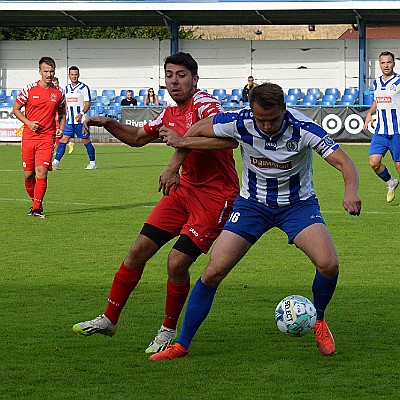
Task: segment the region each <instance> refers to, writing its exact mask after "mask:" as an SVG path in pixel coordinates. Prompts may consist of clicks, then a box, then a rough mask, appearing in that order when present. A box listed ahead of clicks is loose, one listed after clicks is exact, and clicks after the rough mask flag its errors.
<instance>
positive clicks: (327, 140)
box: [324, 135, 335, 147]
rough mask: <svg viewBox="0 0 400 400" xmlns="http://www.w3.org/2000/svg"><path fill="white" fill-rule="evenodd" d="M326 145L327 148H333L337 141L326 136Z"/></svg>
mask: <svg viewBox="0 0 400 400" xmlns="http://www.w3.org/2000/svg"><path fill="white" fill-rule="evenodd" d="M324 143H325V145H326V146H329V147H331V146H333V145H334V144H335V141H334V140H333V139H332V138H331V137H330V136H329V135H326V136H324Z"/></svg>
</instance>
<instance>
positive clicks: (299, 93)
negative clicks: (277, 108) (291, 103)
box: [288, 88, 304, 99]
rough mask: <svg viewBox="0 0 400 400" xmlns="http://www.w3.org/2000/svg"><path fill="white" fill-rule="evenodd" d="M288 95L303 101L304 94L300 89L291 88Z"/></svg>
mask: <svg viewBox="0 0 400 400" xmlns="http://www.w3.org/2000/svg"><path fill="white" fill-rule="evenodd" d="M288 94H289V95H294V96H296V97H297V99H301V98H302V97H303V96H304V93H303V92H302V91H301V89H299V88H290V89H289V90H288Z"/></svg>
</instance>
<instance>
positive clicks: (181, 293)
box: [163, 279, 190, 329]
mask: <svg viewBox="0 0 400 400" xmlns="http://www.w3.org/2000/svg"><path fill="white" fill-rule="evenodd" d="M189 290H190V281H189V280H188V281H187V282H185V283H181V284H175V283H172V282H171V281H170V280H169V279H168V281H167V300H166V304H165V319H164V322H163V325H164V326H165V327H166V328H169V329H176V324H177V323H178V318H179V315H180V314H181V311H182V308H183V306H184V305H185V302H186V299H187V297H188V294H189Z"/></svg>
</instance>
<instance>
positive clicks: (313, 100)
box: [301, 94, 318, 106]
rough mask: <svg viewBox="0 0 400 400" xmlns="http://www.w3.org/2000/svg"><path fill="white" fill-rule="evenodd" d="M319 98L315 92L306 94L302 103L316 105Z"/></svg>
mask: <svg viewBox="0 0 400 400" xmlns="http://www.w3.org/2000/svg"><path fill="white" fill-rule="evenodd" d="M317 101H318V98H317V96H315V95H313V94H306V95H305V96H304V97H303V101H302V103H301V105H302V106H315V105H316V104H317Z"/></svg>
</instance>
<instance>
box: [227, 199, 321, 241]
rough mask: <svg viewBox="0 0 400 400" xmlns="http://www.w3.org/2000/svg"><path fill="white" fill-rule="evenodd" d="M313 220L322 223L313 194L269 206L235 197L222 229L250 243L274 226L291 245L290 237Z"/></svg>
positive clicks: (315, 222) (293, 236)
mask: <svg viewBox="0 0 400 400" xmlns="http://www.w3.org/2000/svg"><path fill="white" fill-rule="evenodd" d="M317 223H322V224H325V221H324V218H323V217H322V215H321V211H320V208H319V204H318V200H317V199H316V197H310V198H309V199H307V200H302V201H299V202H298V203H296V204H293V205H289V206H285V207H280V208H271V207H268V206H266V205H265V204H262V203H259V202H258V201H255V200H253V199H244V198H243V197H241V196H238V197H237V199H236V200H235V203H234V205H233V210H232V212H231V213H230V215H229V218H228V221H227V222H226V223H225V226H224V230H226V231H230V232H233V233H236V234H237V235H239V236H241V237H242V238H244V239H246V240H247V241H248V242H250V243H251V244H254V243H255V242H256V241H257V240H258V239H259V238H260V237H261V236H262V235H263V234H264V233H265V232H268V231H269V230H270V229H271V228H274V227H276V228H279V229H281V230H282V231H283V232H285V233H286V235H287V236H288V243H289V244H293V240H294V238H295V237H296V236H297V235H298V234H299V233H300V232H301V231H302V230H303V229H304V228H306V227H307V226H310V225H312V224H317Z"/></svg>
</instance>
